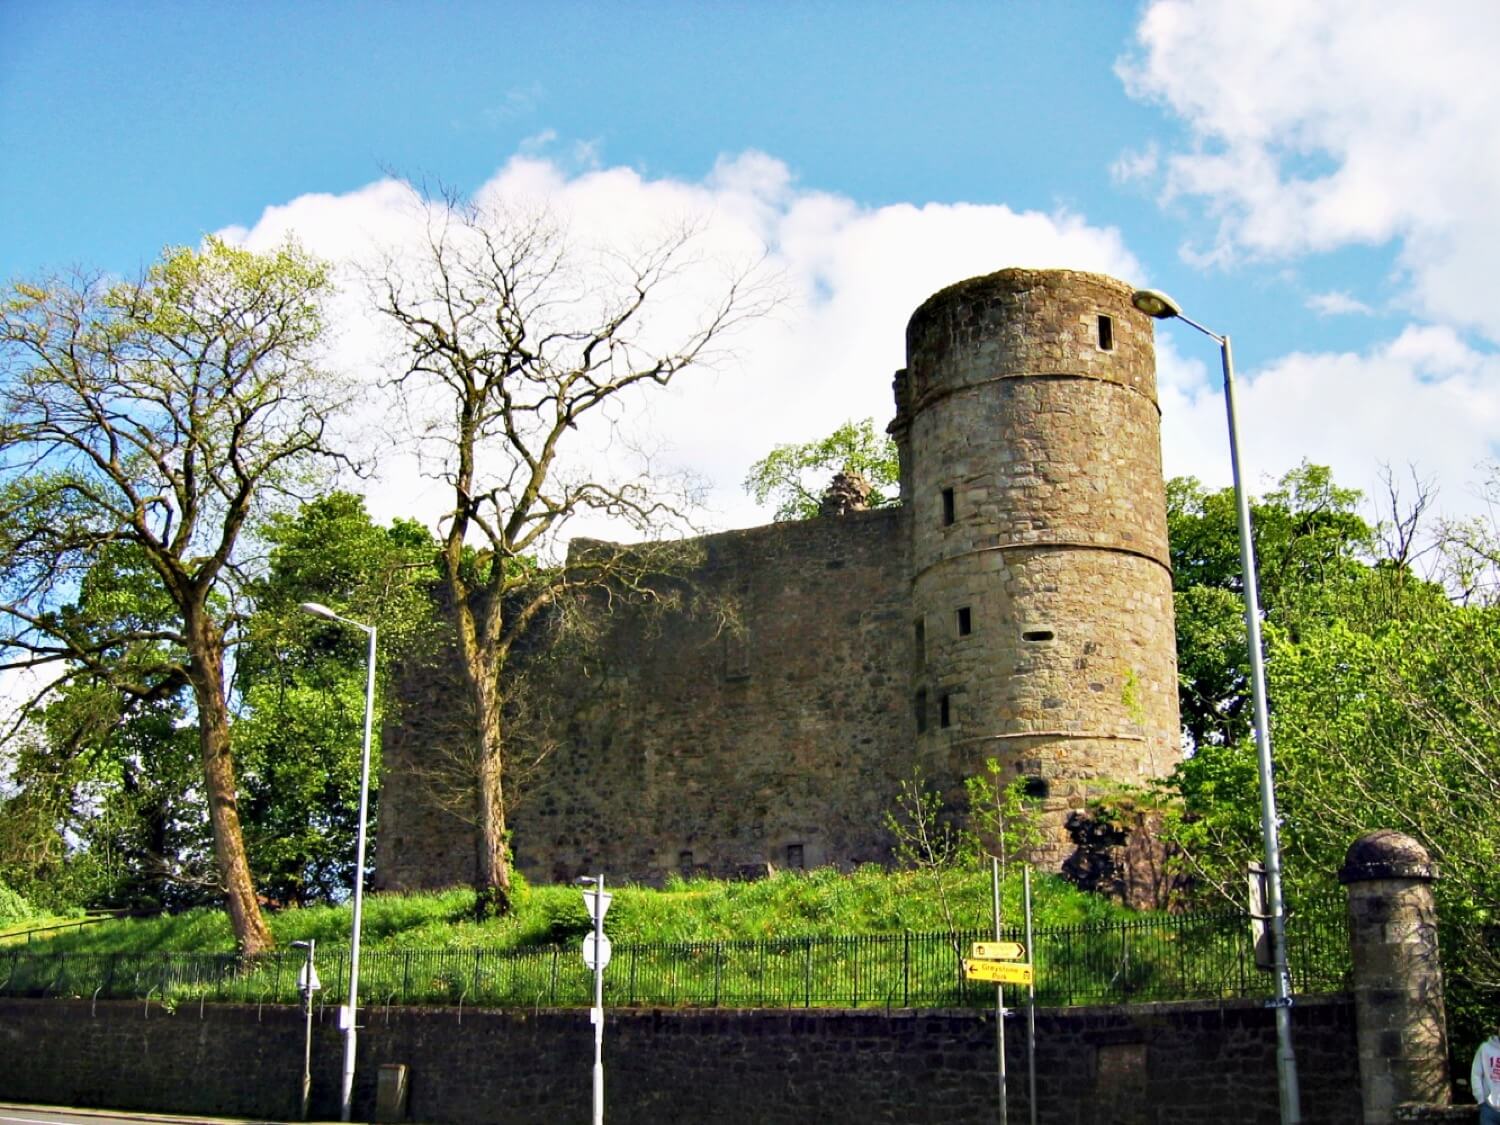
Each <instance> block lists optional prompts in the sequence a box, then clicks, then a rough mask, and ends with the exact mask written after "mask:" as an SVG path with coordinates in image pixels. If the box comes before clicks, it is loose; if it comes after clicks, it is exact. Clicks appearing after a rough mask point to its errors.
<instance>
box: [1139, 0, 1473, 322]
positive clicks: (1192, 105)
mask: <svg viewBox="0 0 1500 1125" xmlns="http://www.w3.org/2000/svg"><path fill="white" fill-rule="evenodd" d="M1137 40H1138V45H1137V50H1136V51H1135V52H1134V54H1132V55H1131V56H1130V57H1128V58H1127V59H1125V60H1122V62H1121V63H1120V65H1119V68H1118V69H1119V72H1120V74H1121V76H1122V78H1123V79H1124V80H1125V83H1126V87H1127V89H1128V90H1129V91H1130V92H1131V93H1132V94H1133V95H1135V96H1136V97H1139V98H1145V99H1150V100H1154V101H1157V102H1160V103H1161V104H1163V105H1165V106H1166V107H1168V108H1169V109H1170V110H1171V111H1172V112H1174V113H1175V114H1177V115H1178V116H1179V117H1181V118H1182V119H1183V121H1184V122H1185V123H1186V124H1187V125H1188V127H1189V128H1190V129H1191V131H1192V135H1193V136H1192V141H1191V144H1190V145H1189V146H1188V147H1187V148H1186V149H1184V150H1182V151H1178V152H1174V153H1169V154H1167V155H1165V156H1164V157H1163V160H1162V170H1163V175H1164V176H1165V188H1166V190H1167V192H1168V194H1169V195H1171V194H1176V195H1179V196H1196V197H1202V198H1204V199H1205V200H1206V201H1207V202H1208V205H1209V207H1210V210H1211V212H1212V213H1213V214H1214V215H1215V216H1217V218H1218V220H1219V230H1218V237H1217V242H1216V244H1215V245H1214V246H1212V247H1210V248H1189V250H1188V257H1189V260H1192V261H1197V262H1200V263H1207V262H1218V263H1222V262H1224V261H1226V260H1228V259H1229V258H1231V257H1233V256H1235V255H1238V254H1249V255H1252V256H1283V255H1296V254H1302V253H1307V252H1316V251H1326V250H1330V249H1334V248H1337V247H1340V246H1346V245H1350V244H1366V245H1371V244H1384V243H1387V242H1390V241H1391V240H1396V241H1397V243H1398V246H1399V259H1400V263H1401V266H1402V268H1403V270H1404V271H1405V272H1406V274H1407V275H1408V277H1409V281H1410V294H1409V297H1410V301H1411V303H1412V304H1413V306H1414V308H1415V309H1416V310H1417V311H1418V312H1420V313H1421V314H1422V315H1424V316H1426V317H1428V318H1429V319H1433V320H1436V321H1440V322H1442V323H1448V324H1453V325H1456V326H1460V327H1473V328H1477V329H1479V330H1481V331H1483V332H1484V333H1485V334H1486V335H1488V336H1489V337H1490V338H1491V339H1492V340H1500V303H1497V302H1495V301H1494V300H1493V298H1492V296H1491V294H1490V292H1489V289H1490V286H1489V281H1490V275H1491V271H1492V268H1493V265H1492V264H1493V262H1494V261H1495V260H1496V259H1497V258H1500V223H1496V222H1495V221H1494V219H1493V212H1494V201H1495V199H1497V198H1500V145H1496V144H1495V143H1494V141H1493V133H1494V118H1495V107H1496V106H1497V105H1500V68H1497V67H1496V66H1495V65H1494V60H1493V53H1494V52H1493V46H1494V44H1495V43H1496V42H1497V41H1500V5H1496V4H1495V3H1494V2H1493V0H1446V2H1445V3H1441V4H1426V3H1416V2H1412V0H1392V2H1389V3H1381V4H1370V3H1367V2H1365V0H1323V2H1322V3H1317V4H1309V3H1306V0H1260V2H1257V3H1253V4H1247V3H1244V2H1243V0H1154V2H1153V3H1151V4H1150V5H1149V7H1148V8H1147V10H1146V11H1145V13H1144V15H1143V17H1142V19H1141V22H1140V25H1139V27H1138V29H1137Z"/></svg>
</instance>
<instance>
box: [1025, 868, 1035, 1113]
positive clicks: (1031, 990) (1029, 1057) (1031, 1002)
mask: <svg viewBox="0 0 1500 1125" xmlns="http://www.w3.org/2000/svg"><path fill="white" fill-rule="evenodd" d="M1021 876H1022V878H1023V879H1024V881H1025V882H1024V886H1025V888H1026V955H1027V956H1028V957H1030V958H1031V963H1032V965H1033V966H1035V964H1036V942H1034V941H1033V940H1032V938H1031V866H1030V865H1029V864H1028V865H1027V866H1025V867H1023V868H1022V869H1021ZM1026 1101H1027V1104H1028V1105H1030V1106H1031V1115H1030V1116H1031V1125H1036V977H1035V976H1033V977H1032V978H1031V983H1030V984H1028V985H1027V986H1026Z"/></svg>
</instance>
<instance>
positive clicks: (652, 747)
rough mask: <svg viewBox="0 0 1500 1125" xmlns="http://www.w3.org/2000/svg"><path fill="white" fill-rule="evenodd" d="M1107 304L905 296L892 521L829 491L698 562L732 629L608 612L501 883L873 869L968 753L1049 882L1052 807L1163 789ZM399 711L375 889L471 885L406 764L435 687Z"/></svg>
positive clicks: (1089, 296)
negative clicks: (912, 800)
mask: <svg viewBox="0 0 1500 1125" xmlns="http://www.w3.org/2000/svg"><path fill="white" fill-rule="evenodd" d="M1131 292H1132V290H1131V287H1130V286H1128V285H1125V284H1124V283H1122V282H1119V281H1116V280H1114V279H1112V278H1108V277H1103V276H1100V275H1097V274H1087V273H1078V272H1073V271H1067V270H1026V269H1009V270H1002V271H1000V272H999V273H994V274H990V275H988V276H985V277H977V278H972V279H970V280H968V281H964V282H960V283H959V284H957V285H953V286H950V287H949V288H947V289H944V290H942V291H941V292H939V293H936V294H934V295H933V296H932V297H930V298H928V300H927V301H925V302H924V303H923V304H922V305H921V306H920V307H919V308H918V309H917V310H916V312H915V313H914V314H913V315H912V318H911V320H910V322H909V324H908V325H907V332H906V348H907V357H906V367H905V369H903V370H902V371H899V372H897V374H896V380H895V398H896V403H895V407H896V410H895V418H894V421H892V423H891V425H890V432H891V434H892V435H893V437H894V438H895V440H896V443H897V447H898V449H899V452H900V465H901V481H900V504H899V505H898V506H896V507H891V508H884V509H878V510H874V511H868V510H863V497H862V493H861V491H860V488H859V482H858V481H857V480H851V479H847V478H846V479H844V480H842V481H841V482H839V484H838V486H837V487H836V488H835V489H833V490H831V495H830V498H829V501H828V502H827V503H825V506H824V514H823V515H821V516H820V517H818V518H815V519H810V520H805V521H801V522H793V523H780V524H774V525H771V526H768V527H758V528H751V529H748V530H742V531H730V532H724V533H722V534H718V535H710V536H706V537H704V538H702V539H701V540H699V541H696V542H695V543H694V546H695V547H697V548H699V549H700V553H699V561H697V562H696V563H695V564H694V567H693V572H692V574H691V576H690V578H691V582H692V583H693V585H694V586H695V587H696V588H698V589H700V590H703V591H706V592H707V593H708V594H709V595H710V596H711V597H712V598H717V599H719V600H720V602H721V603H732V604H734V605H735V606H736V607H737V616H738V623H739V624H738V627H736V628H733V629H727V630H726V629H723V628H721V622H720V621H719V619H718V618H717V616H715V615H712V614H706V613H694V612H692V611H691V610H687V609H683V610H680V611H677V612H672V613H668V614H665V615H658V616H655V617H648V615H646V614H644V613H641V612H637V611H634V610H630V609H625V610H621V611H617V612H616V613H614V614H613V615H611V616H610V617H609V618H608V619H607V620H606V621H605V622H604V628H603V631H602V634H601V636H600V638H599V640H598V642H597V650H596V652H595V653H594V654H593V656H592V658H591V660H590V668H591V674H590V676H589V682H588V684H587V687H586V689H584V688H582V687H579V686H578V685H576V684H575V685H559V687H558V691H559V693H560V703H561V704H562V705H560V706H557V707H554V708H553V713H554V715H555V716H556V717H555V718H554V719H553V720H552V723H551V727H552V729H551V730H549V732H548V737H549V739H550V740H551V742H552V744H553V747H554V748H553V749H552V750H551V752H550V754H549V755H548V756H547V757H546V758H545V759H544V760H543V761H542V763H541V765H540V766H539V768H538V769H537V771H536V772H535V773H534V775H533V776H531V777H530V778H528V779H527V781H526V783H525V785H524V787H523V789H524V791H523V792H521V793H520V794H519V796H518V800H517V803H516V804H515V805H514V807H513V808H512V809H511V811H510V825H511V827H512V828H513V830H514V856H515V862H516V865H517V866H518V867H519V869H520V870H521V871H522V872H523V873H524V874H525V875H526V876H527V877H528V878H530V879H533V880H539V881H557V880H564V879H571V878H573V877H575V876H577V875H580V874H584V873H587V872H593V871H596V870H601V869H602V870H604V871H607V872H608V873H609V874H610V877H611V878H612V879H614V880H620V881H627V880H634V881H641V882H660V881H662V880H663V879H664V878H665V877H666V876H667V875H669V874H671V873H674V872H677V873H684V874H698V873H709V874H715V875H736V874H743V873H746V872H751V871H762V872H763V871H765V870H766V869H767V867H768V865H769V866H770V867H775V868H785V867H792V868H796V867H814V866H819V865H823V864H836V865H840V866H853V865H856V864H859V863H863V862H887V861H889V859H890V857H891V848H892V840H891V838H890V835H889V833H888V831H887V829H886V826H885V814H886V813H887V812H888V811H891V810H892V809H894V807H895V805H896V802H897V798H898V794H899V791H900V785H901V782H902V781H903V780H905V779H909V778H911V777H912V776H913V771H914V770H915V771H919V772H920V774H921V776H922V777H923V778H924V779H926V781H927V783H928V784H929V785H932V786H934V787H936V788H938V789H939V790H940V791H942V792H944V793H945V794H948V795H949V796H950V797H951V798H954V799H956V798H957V796H958V795H959V794H960V793H961V791H962V783H963V779H964V778H965V777H968V776H971V775H973V774H976V773H978V772H980V771H981V770H983V768H984V765H985V762H986V761H987V760H989V759H995V760H996V761H998V762H999V763H1000V765H1001V767H1002V771H1003V777H1004V778H1005V779H1006V780H1010V779H1013V778H1022V779H1024V781H1025V785H1026V789H1027V792H1028V793H1029V794H1031V795H1032V796H1034V797H1035V798H1037V799H1038V801H1039V803H1040V806H1041V809H1042V810H1043V813H1044V816H1043V825H1044V830H1045V833H1046V839H1045V842H1044V844H1043V845H1042V848H1041V849H1040V854H1039V855H1038V856H1037V859H1038V860H1039V861H1040V862H1043V863H1044V864H1046V865H1049V866H1051V867H1052V868H1053V869H1056V868H1057V867H1059V866H1060V865H1061V863H1062V862H1063V861H1064V860H1065V859H1066V858H1067V856H1068V854H1069V852H1070V851H1071V846H1070V844H1069V842H1068V836H1067V833H1066V831H1065V827H1064V826H1065V822H1066V819H1067V817H1068V815H1069V813H1070V812H1072V811H1074V810H1078V809H1081V808H1083V807H1084V806H1085V805H1086V803H1087V802H1088V800H1089V799H1090V797H1091V796H1094V795H1097V794H1099V793H1101V792H1105V791H1108V790H1110V789H1112V788H1114V787H1116V786H1118V785H1120V784H1122V783H1123V784H1137V783H1141V782H1145V781H1147V780H1149V779H1151V778H1154V777H1159V776H1161V775H1163V774H1165V773H1167V772H1168V771H1170V770H1171V768H1172V767H1173V765H1174V764H1175V763H1176V762H1177V760H1178V758H1179V725H1178V712H1177V675H1176V654H1175V641H1174V633H1173V618H1172V583H1171V571H1170V561H1169V556H1168V553H1167V524H1166V507H1165V496H1164V488H1163V482H1162V469H1161V442H1160V426H1159V409H1158V406H1157V402H1156V382H1155V358H1154V350H1153V346H1152V321H1151V320H1150V318H1148V317H1147V316H1145V315H1144V314H1142V313H1140V312H1138V311H1136V310H1135V309H1134V308H1133V307H1132V306H1131V303H1130V297H1131ZM441 679H442V677H437V678H436V680H437V681H441ZM397 694H398V695H399V696H401V697H403V698H404V700H405V702H406V705H405V706H404V707H402V708H401V709H400V710H399V712H398V717H397V718H396V719H395V720H394V721H392V722H391V723H390V724H389V725H388V728H387V730H386V732H385V743H384V753H385V770H384V782H383V786H382V801H381V812H380V828H379V840H378V851H377V857H376V880H377V883H378V884H379V885H380V886H383V887H388V888H415V887H432V886H444V885H449V884H454V883H461V882H466V881H469V880H470V879H471V878H472V875H473V871H474V854H473V843H472V836H471V833H470V831H469V829H468V826H467V824H465V823H464V821H463V819H462V816H461V815H460V814H459V813H457V812H455V811H454V809H453V808H452V806H451V805H450V804H449V803H447V802H444V801H441V800H438V799H436V797H435V796H434V794H433V793H432V792H431V786H430V784H429V783H428V780H427V779H428V778H429V777H430V774H429V773H428V772H426V771H424V770H423V768H422V763H423V762H424V761H425V760H428V759H430V758H431V757H432V756H434V755H436V754H440V753H441V752H442V749H443V748H442V746H441V742H442V740H443V739H444V738H445V737H449V736H446V735H445V734H444V727H443V726H442V725H441V724H438V723H434V722H432V721H431V717H432V716H433V715H434V714H436V713H439V712H441V711H442V710H443V709H444V708H445V707H448V706H451V705H452V700H453V698H454V692H453V691H452V690H451V688H449V687H445V686H444V685H443V684H442V683H441V682H433V677H425V678H420V680H419V678H414V677H408V682H407V683H406V684H405V685H403V686H401V687H399V688H398V693H397ZM424 716H426V717H425V718H424Z"/></svg>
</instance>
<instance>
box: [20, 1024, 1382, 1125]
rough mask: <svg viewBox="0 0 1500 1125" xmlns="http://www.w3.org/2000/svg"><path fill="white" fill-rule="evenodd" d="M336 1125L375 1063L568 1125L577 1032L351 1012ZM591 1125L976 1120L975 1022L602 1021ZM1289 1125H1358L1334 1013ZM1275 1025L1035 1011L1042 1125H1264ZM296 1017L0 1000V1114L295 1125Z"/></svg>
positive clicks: (1306, 1061) (1348, 1060)
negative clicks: (348, 1096) (43, 1106)
mask: <svg viewBox="0 0 1500 1125" xmlns="http://www.w3.org/2000/svg"><path fill="white" fill-rule="evenodd" d="M333 1015H334V1009H333V1008H332V1007H329V1008H328V1009H326V1010H325V1011H324V1012H322V1013H321V1014H320V1018H319V1020H318V1022H317V1024H316V1025H315V1028H314V1035H315V1041H314V1044H313V1060H314V1073H313V1104H312V1116H313V1118H314V1119H315V1120H317V1119H322V1120H329V1119H335V1118H337V1116H338V1102H337V1090H338V1073H339V1069H340V1065H341V1060H342V1050H341V1043H342V1039H341V1037H340V1034H339V1032H338V1031H337V1030H336V1028H335V1026H334V1020H333ZM362 1018H363V1020H364V1030H363V1031H362V1032H361V1036H360V1039H359V1069H358V1080H357V1082H356V1085H355V1104H354V1110H355V1112H354V1116H355V1119H356V1120H361V1121H365V1120H370V1119H371V1117H372V1116H373V1113H374V1103H375V1082H376V1075H377V1068H378V1066H379V1064H381V1063H387V1062H400V1063H405V1064H407V1066H408V1067H410V1104H409V1114H410V1119H411V1120H413V1121H421V1122H428V1123H434V1125H448V1123H452V1125H468V1123H470V1122H473V1123H476V1125H477V1123H480V1122H495V1121H504V1122H507V1123H508V1125H519V1123H535V1125H561V1123H566V1122H573V1121H579V1122H581V1121H586V1120H588V1116H589V1104H590V1086H589V1067H590V1064H591V1060H592V1035H591V1029H590V1027H589V1022H588V1012H587V1011H586V1010H578V1011H555V1010H539V1011H526V1012H518V1011H503V1012H502V1011H478V1010H469V1011H459V1010H456V1009H435V1008H425V1009H424V1008H392V1009H390V1010H389V1011H387V1010H386V1009H382V1008H372V1009H368V1010H366V1011H364V1012H362ZM607 1019H608V1022H607V1025H606V1032H605V1040H604V1052H605V1053H604V1062H605V1089H606V1110H607V1117H608V1120H609V1121H610V1122H611V1123H612V1125H670V1123H672V1122H702V1121H712V1122H715V1123H716V1125H805V1123H807V1122H812V1121H816V1122H819V1123H826V1125H840V1123H844V1122H848V1123H849V1125H855V1123H859V1125H868V1123H873V1122H889V1123H901V1125H917V1123H922V1122H934V1123H935V1122H943V1123H945V1125H956V1123H964V1122H974V1123H981V1122H982V1123H989V1122H992V1121H994V1120H995V1116H996V1112H995V1038H994V1017H993V1014H992V1013H987V1012H979V1011H890V1012H887V1011H883V1010H857V1011H847V1010H820V1009H812V1010H807V1011H803V1010H791V1011H786V1010H777V1011H741V1010H689V1011H681V1010H674V1011H666V1010H632V1009H621V1010H611V1011H610V1012H609V1013H608V1016H607ZM1293 1027H1294V1031H1295V1035H1296V1045H1297V1055H1298V1065H1299V1069H1300V1071H1301V1074H1302V1108H1303V1120H1304V1121H1305V1122H1308V1123H1309V1125H1313V1123H1317V1122H1346V1121H1354V1120H1358V1118H1359V1078H1358V1063H1357V1056H1356V1046H1355V1032H1354V1014H1353V1004H1352V1001H1351V1000H1350V999H1349V997H1347V996H1332V997H1312V998H1302V999H1299V1000H1298V1002H1297V1006H1296V1007H1295V1008H1294V1009H1293ZM1275 1038H1276V1037H1275V1025H1274V1020H1273V1018H1272V1013H1271V1011H1269V1010H1268V1009H1266V1008H1264V1007H1263V1006H1262V1005H1261V1002H1259V1001H1225V1002H1222V1003H1203V1002H1191V1003H1177V1004H1142V1005H1134V1006H1130V1007H1108V1008H1103V1007H1100V1008H1068V1009H1054V1010H1047V1011H1039V1012H1038V1013H1037V1069H1038V1099H1037V1100H1038V1107H1039V1113H1038V1119H1039V1121H1040V1122H1042V1123H1045V1125H1095V1123H1098V1125H1105V1123H1110V1125H1147V1123H1156V1122H1163V1123H1165V1122H1188V1121H1234V1122H1237V1123H1241V1125H1244V1123H1260V1122H1264V1123H1266V1125H1271V1123H1274V1122H1276V1121H1277V1120H1278V1108H1277V1098H1276V1064H1275V1047H1276V1043H1275ZM302 1044H303V1024H302V1015H301V1012H300V1011H299V1010H297V1009H295V1008H291V1007H283V1006H270V1005H267V1006H264V1007H257V1006H256V1005H210V1006H206V1007H204V1008H203V1009H201V1010H200V1009H199V1008H198V1006H197V1005H192V1004H183V1005H181V1006H179V1007H178V1008H177V1009H176V1010H175V1011H174V1012H171V1013H169V1012H166V1011H163V1010H162V1008H161V1007H160V1005H156V1004H152V1005H150V1006H147V1005H143V1004H141V1003H139V1002H133V1001H129V1002H128V1001H101V1002H99V1003H97V1004H92V1003H90V1002H89V1001H87V1000H76V1001H66V1000H0V1099H8V1100H14V1101H26V1102H42V1103H56V1104H74V1105H79V1106H97V1107H111V1108H118V1109H133V1110H155V1111H165V1112H175V1113H181V1114H228V1115H237V1116H246V1117H262V1118H266V1117H269V1118H278V1119H287V1120H291V1119H294V1118H295V1117H296V1115H297V1097H298V1090H299V1084H300V1079H301V1073H302ZM1006 1045H1007V1065H1008V1067H1009V1071H1010V1077H1009V1081H1010V1092H1011V1097H1010V1112H1011V1114H1012V1115H1013V1116H1012V1120H1019V1121H1025V1120H1026V1117H1025V1114H1026V1113H1027V1109H1028V1107H1027V1098H1026V1020H1025V1013H1024V1010H1022V1011H1018V1012H1016V1013H1015V1015H1014V1017H1013V1018H1012V1019H1011V1020H1010V1021H1009V1022H1008V1023H1007V1037H1006Z"/></svg>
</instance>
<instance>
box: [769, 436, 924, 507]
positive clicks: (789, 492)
mask: <svg viewBox="0 0 1500 1125" xmlns="http://www.w3.org/2000/svg"><path fill="white" fill-rule="evenodd" d="M837 472H846V473H858V474H860V475H861V476H863V477H864V478H865V480H867V481H868V482H869V483H870V485H871V491H870V498H869V505H870V507H872V508H886V507H889V506H891V505H892V504H895V503H896V502H897V501H898V500H899V499H900V491H899V482H900V476H901V472H900V465H899V463H898V459H897V455H896V443H895V441H893V440H892V439H891V438H890V437H889V436H887V435H886V434H877V433H876V432H875V420H874V419H873V418H866V419H864V420H863V421H861V422H855V421H849V422H845V423H844V424H843V425H841V426H839V427H838V428H837V429H835V430H834V431H833V433H831V434H829V435H828V436H827V437H825V438H821V439H819V440H817V441H807V442H800V443H796V442H794V443H789V444H786V445H778V446H776V448H774V449H772V450H771V452H770V453H768V454H766V455H765V456H764V457H763V458H761V459H760V460H759V461H757V462H755V464H753V465H751V466H750V471H749V473H748V474H747V475H746V476H745V491H746V492H748V493H750V495H751V496H753V497H754V498H755V502H756V503H757V504H767V503H774V504H775V505H776V508H775V512H774V514H773V515H772V518H773V519H775V520H777V521H778V522H782V521H785V520H806V519H812V518H813V517H814V516H816V515H817V514H818V511H819V508H820V505H821V503H822V491H823V489H826V488H827V487H828V482H829V480H830V479H831V478H832V477H833V474H834V473H837Z"/></svg>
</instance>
